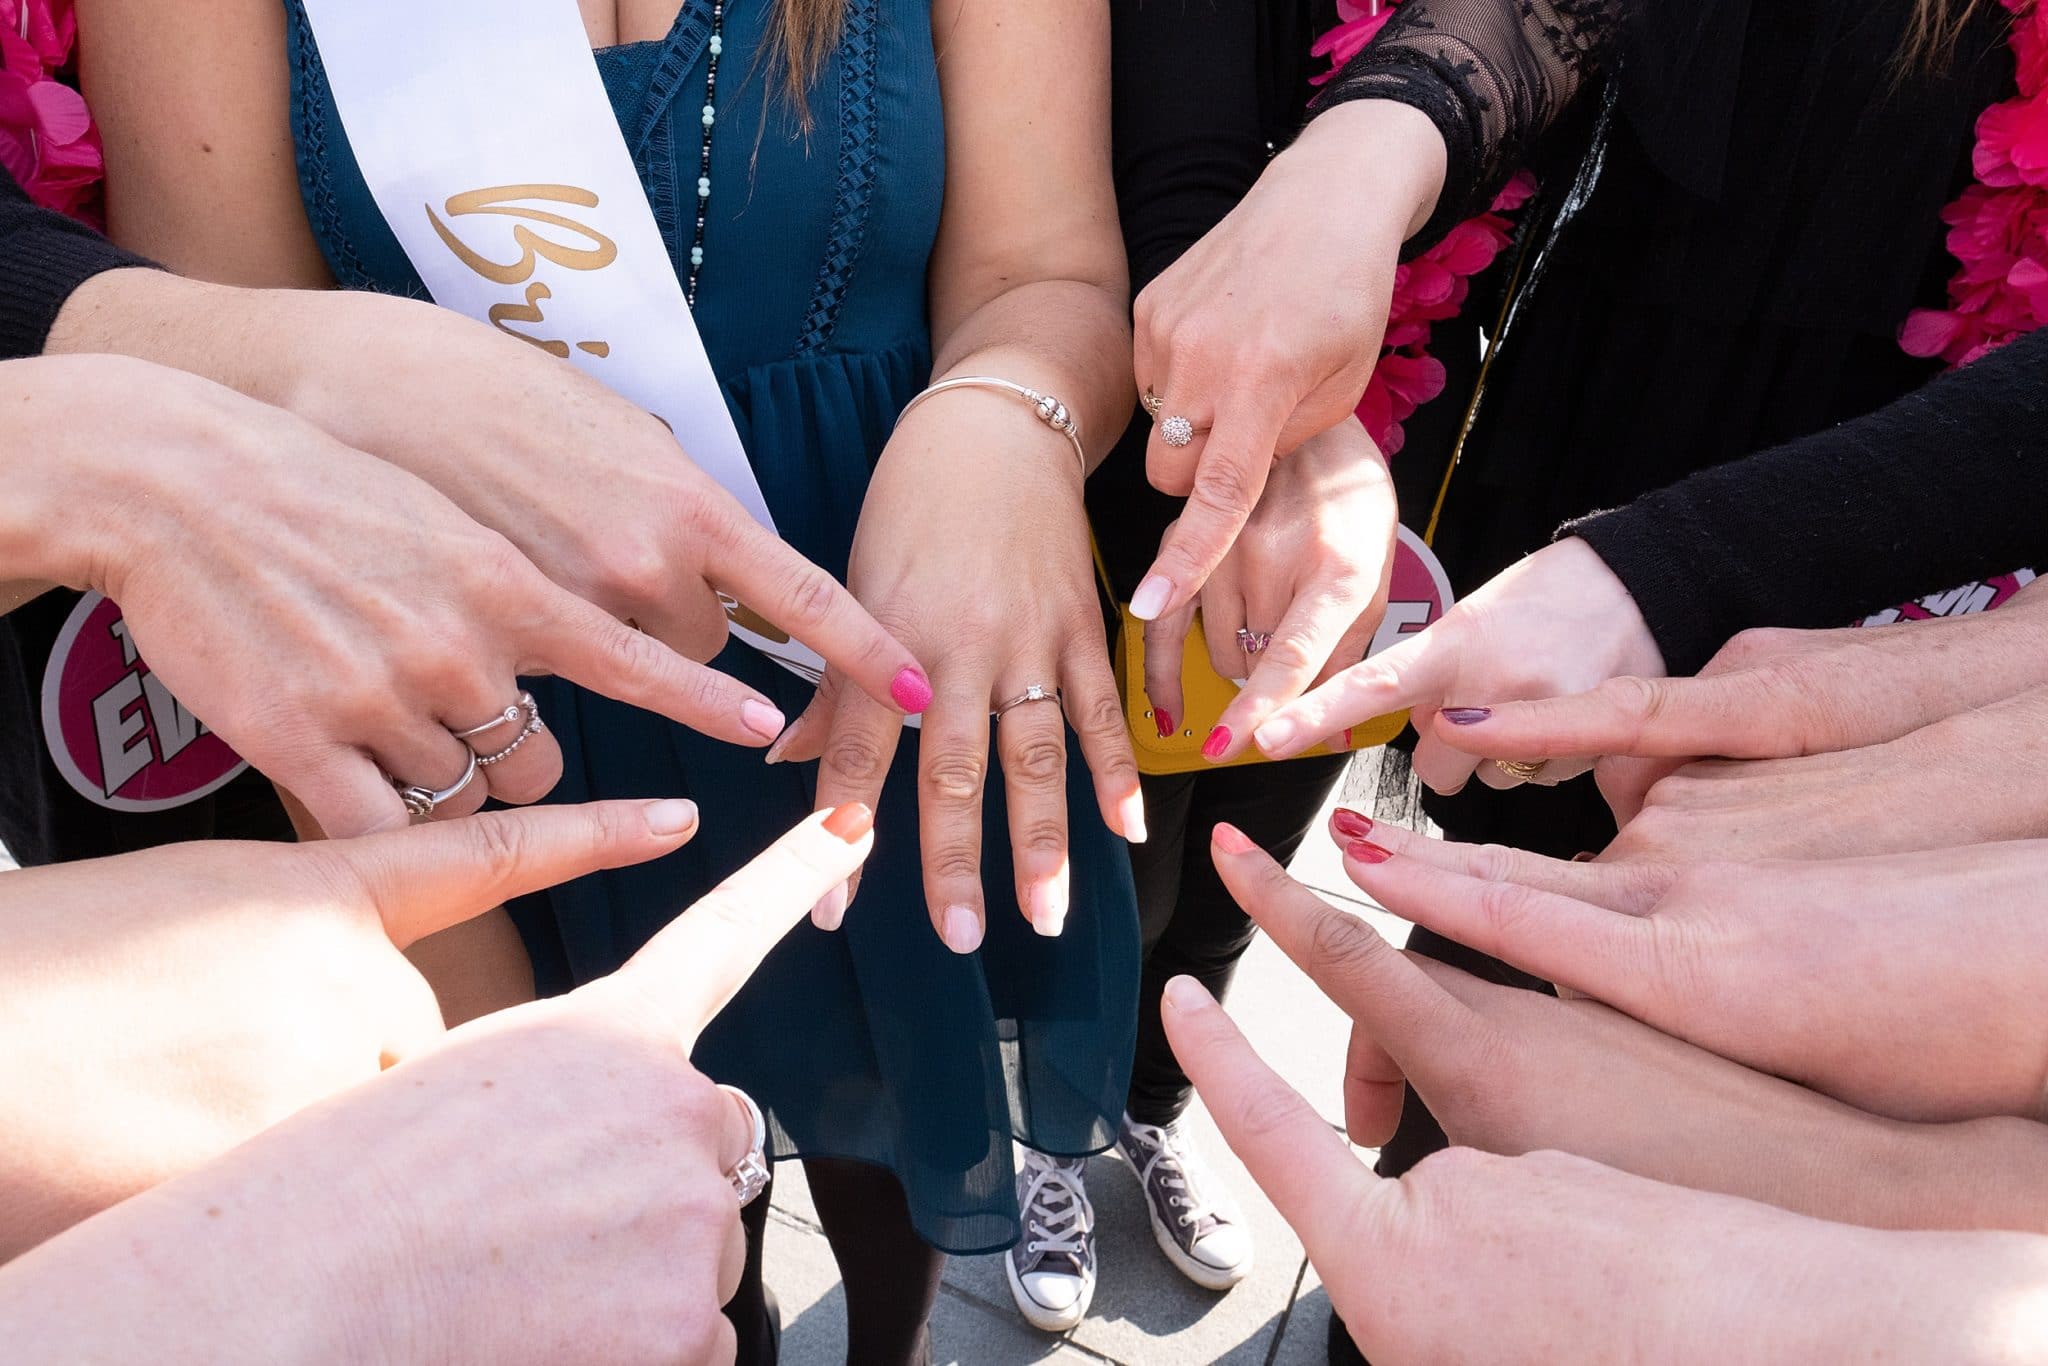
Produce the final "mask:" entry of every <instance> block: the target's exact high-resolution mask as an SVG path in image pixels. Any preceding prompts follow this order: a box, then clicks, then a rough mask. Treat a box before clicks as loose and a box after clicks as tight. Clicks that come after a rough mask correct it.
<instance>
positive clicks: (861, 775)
mask: <svg viewBox="0 0 2048 1366" xmlns="http://www.w3.org/2000/svg"><path fill="white" fill-rule="evenodd" d="M822 762H823V764H824V767H825V769H826V770H827V771H828V772H830V773H831V774H832V775H833V776H834V777H836V778H838V779H840V780H841V781H842V782H845V783H850V784H853V785H855V786H868V785H872V784H874V783H877V782H879V781H881V778H882V775H883V773H884V772H886V771H887V769H888V767H889V756H888V755H887V754H885V753H883V752H882V746H881V744H880V743H879V742H878V741H877V740H876V739H875V737H874V736H873V735H870V734H869V733H868V732H866V731H864V730H863V731H849V732H847V733H844V734H841V735H838V736H835V737H834V738H833V740H832V742H831V743H830V744H828V745H827V746H826V747H825V753H824V756H823V760H822Z"/></svg>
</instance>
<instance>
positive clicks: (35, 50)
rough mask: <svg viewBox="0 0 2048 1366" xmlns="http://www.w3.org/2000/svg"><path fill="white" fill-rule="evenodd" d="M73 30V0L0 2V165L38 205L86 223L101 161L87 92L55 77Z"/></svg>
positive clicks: (103, 163)
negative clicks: (82, 92)
mask: <svg viewBox="0 0 2048 1366" xmlns="http://www.w3.org/2000/svg"><path fill="white" fill-rule="evenodd" d="M77 35H78V24H77V21H76V19H75V18H74V17H73V15H72V12H71V0H0V166H5V167H6V168H7V172H8V174H10V175H12V176H13V177H14V178H15V180H17V181H19V182H20V184H21V186H22V188H23V189H25V190H27V191H28V194H29V198H31V199H33V200H34V201H35V202H36V203H38V204H41V205H44V206H45V207H47V208H52V209H56V210H58V211H60V212H62V213H68V214H71V215H72V216H74V217H78V218H84V219H87V220H88V221H91V220H92V219H93V218H95V217H96V214H95V211H94V210H95V205H94V194H93V191H94V187H95V186H97V185H98V184H99V182H100V178H101V176H102V174H103V173H104V171H105V169H106V160H105V157H104V156H103V155H102V153H101V150H100V135H99V132H98V130H97V129H95V128H94V127H93V123H92V118H91V116H90V115H88V114H87V113H86V109H85V100H84V98H83V97H81V96H80V95H79V93H78V92H77V91H76V90H75V89H73V88H72V87H71V86H70V85H68V84H66V83H65V82H64V81H63V80H61V79H59V75H58V73H59V72H60V71H62V70H63V69H64V68H65V66H66V64H67V63H68V62H69V61H70V59H71V48H72V43H73V41H74V40H75V39H76V37H77Z"/></svg>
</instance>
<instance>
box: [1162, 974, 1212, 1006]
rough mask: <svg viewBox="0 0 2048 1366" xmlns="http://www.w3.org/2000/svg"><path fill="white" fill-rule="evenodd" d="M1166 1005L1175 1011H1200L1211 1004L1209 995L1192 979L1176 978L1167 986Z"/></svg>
mask: <svg viewBox="0 0 2048 1366" xmlns="http://www.w3.org/2000/svg"><path fill="white" fill-rule="evenodd" d="M1166 1004H1167V1005H1169V1006H1172V1007H1173V1008H1174V1009H1175V1010H1200V1009H1202V1007H1204V1006H1206V1005H1208V1004H1209V993H1208V992H1206V991H1204V990H1202V984H1201V983H1200V982H1197V981H1196V980H1195V979H1194V978H1192V977H1176V978H1174V979H1173V980H1172V981H1170V982H1168V983H1167V984H1166Z"/></svg>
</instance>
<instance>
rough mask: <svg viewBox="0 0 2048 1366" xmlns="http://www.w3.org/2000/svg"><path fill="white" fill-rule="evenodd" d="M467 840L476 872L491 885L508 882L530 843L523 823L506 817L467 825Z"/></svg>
mask: <svg viewBox="0 0 2048 1366" xmlns="http://www.w3.org/2000/svg"><path fill="white" fill-rule="evenodd" d="M469 839H470V858H471V860H472V862H473V863H474V865H475V868H476V871H477V872H478V873H479V874H481V875H482V876H483V877H485V878H486V879H488V880H489V881H492V882H505V881H510V880H511V879H512V878H513V877H514V876H515V875H516V874H517V873H518V872H519V870H520V869H521V868H522V867H524V866H525V863H526V859H527V854H528V852H529V851H530V849H531V847H532V844H533V837H532V835H531V833H530V831H529V830H528V824H527V822H526V821H525V820H524V819H521V818H520V817H517V816H512V815H508V814H501V815H498V816H496V817H490V818H486V819H484V820H478V821H472V822H470V825H469Z"/></svg>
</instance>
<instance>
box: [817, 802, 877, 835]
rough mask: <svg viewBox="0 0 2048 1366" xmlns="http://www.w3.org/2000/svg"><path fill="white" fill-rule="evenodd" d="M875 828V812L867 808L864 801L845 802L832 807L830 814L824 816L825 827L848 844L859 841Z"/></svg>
mask: <svg viewBox="0 0 2048 1366" xmlns="http://www.w3.org/2000/svg"><path fill="white" fill-rule="evenodd" d="M874 828H875V813H874V812H872V811H870V810H868V804H867V803H866V802H846V803H844V804H843V805H840V806H835V807H833V808H832V814H831V815H829V816H827V817H825V829H827V830H828V831H830V832H831V833H832V834H834V835H837V836H838V837H839V838H840V839H843V840H845V841H846V842H847V843H848V844H858V843H860V837H861V836H862V835H865V834H867V832H868V831H870V830H872V829H874Z"/></svg>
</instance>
